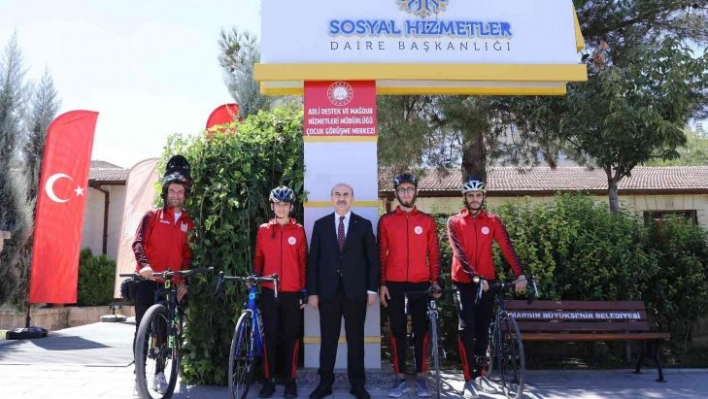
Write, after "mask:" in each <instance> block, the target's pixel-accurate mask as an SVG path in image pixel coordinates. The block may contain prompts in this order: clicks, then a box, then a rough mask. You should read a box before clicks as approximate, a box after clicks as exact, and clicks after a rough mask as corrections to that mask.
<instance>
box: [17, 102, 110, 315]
mask: <svg viewBox="0 0 708 399" xmlns="http://www.w3.org/2000/svg"><path fill="white" fill-rule="evenodd" d="M97 118H98V113H97V112H92V111H71V112H67V113H64V114H61V115H59V116H58V117H57V118H56V119H54V121H53V122H52V123H51V124H50V125H49V128H48V129H47V139H46V144H45V147H44V157H43V158H42V172H41V178H40V183H39V195H38V196H37V213H36V215H35V223H34V226H35V227H34V248H33V250H32V274H31V277H30V298H29V299H30V303H76V292H77V286H78V280H79V252H80V250H81V233H82V230H83V224H84V208H85V207H86V194H87V192H86V191H87V185H88V180H89V166H90V164H91V150H92V148H93V136H94V132H95V130H96V120H97Z"/></svg>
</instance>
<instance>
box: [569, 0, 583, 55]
mask: <svg viewBox="0 0 708 399" xmlns="http://www.w3.org/2000/svg"><path fill="white" fill-rule="evenodd" d="M571 6H572V7H573V25H575V48H576V49H577V50H578V52H580V51H581V50H582V49H584V48H585V39H583V31H582V30H581V29H580V20H579V19H578V13H577V12H576V11H575V7H574V6H573V5H572V4H571Z"/></svg>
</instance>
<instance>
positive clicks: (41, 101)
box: [15, 70, 61, 303]
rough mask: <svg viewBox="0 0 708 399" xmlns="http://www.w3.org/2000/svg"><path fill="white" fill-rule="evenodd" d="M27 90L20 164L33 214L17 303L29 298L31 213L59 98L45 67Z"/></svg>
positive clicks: (21, 264) (20, 266) (28, 207)
mask: <svg viewBox="0 0 708 399" xmlns="http://www.w3.org/2000/svg"><path fill="white" fill-rule="evenodd" d="M30 94H31V95H30V98H29V104H28V105H29V107H28V110H27V112H26V113H25V115H24V118H23V119H24V121H23V129H22V130H23V135H24V143H23V150H22V157H23V162H22V164H23V165H24V166H23V169H24V171H23V175H22V179H23V180H24V182H25V184H26V187H27V190H26V191H27V193H26V198H25V202H24V207H25V208H26V212H28V213H29V215H30V217H31V218H32V223H31V225H30V226H28V232H27V240H26V241H25V244H24V246H23V247H22V248H21V250H20V254H19V262H18V273H19V277H20V285H19V289H18V290H17V292H16V296H15V302H16V303H25V301H26V300H27V299H28V298H29V282H30V266H31V263H32V248H33V244H34V215H35V213H36V209H37V195H38V192H39V178H40V172H41V170H42V156H43V154H44V145H45V142H46V138H47V128H49V124H50V123H52V121H53V120H54V118H56V116H57V112H58V111H59V107H60V106H61V103H60V101H59V100H58V99H57V91H56V89H55V88H54V81H53V79H52V77H51V75H50V74H49V71H48V70H45V71H44V74H43V75H42V78H41V79H40V81H39V83H38V84H36V85H35V86H34V87H33V88H32V90H31V92H30Z"/></svg>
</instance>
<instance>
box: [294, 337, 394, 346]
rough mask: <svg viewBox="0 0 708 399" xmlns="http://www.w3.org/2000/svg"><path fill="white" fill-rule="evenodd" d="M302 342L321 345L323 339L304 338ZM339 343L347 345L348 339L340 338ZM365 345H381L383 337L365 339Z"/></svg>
mask: <svg viewBox="0 0 708 399" xmlns="http://www.w3.org/2000/svg"><path fill="white" fill-rule="evenodd" d="M302 342H303V343H305V344H319V343H321V342H322V338H320V337H303V338H302ZM339 343H340V344H346V343H347V338H346V337H341V336H340V337H339ZM364 343H365V344H380V343H381V337H380V336H378V337H373V336H372V337H364Z"/></svg>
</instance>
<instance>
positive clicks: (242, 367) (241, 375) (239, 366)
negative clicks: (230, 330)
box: [229, 310, 254, 399]
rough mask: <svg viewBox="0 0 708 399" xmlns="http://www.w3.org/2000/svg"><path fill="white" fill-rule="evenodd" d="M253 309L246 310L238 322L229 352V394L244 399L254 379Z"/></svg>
mask: <svg viewBox="0 0 708 399" xmlns="http://www.w3.org/2000/svg"><path fill="white" fill-rule="evenodd" d="M251 320H252V311H251V310H244V311H243V313H242V314H241V317H239V319H238V322H236V328H234V336H233V338H232V339H231V351H230V352H229V396H230V397H231V399H244V398H246V395H248V389H249V388H250V387H251V382H252V380H253V355H254V353H253V324H252V322H251Z"/></svg>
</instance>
